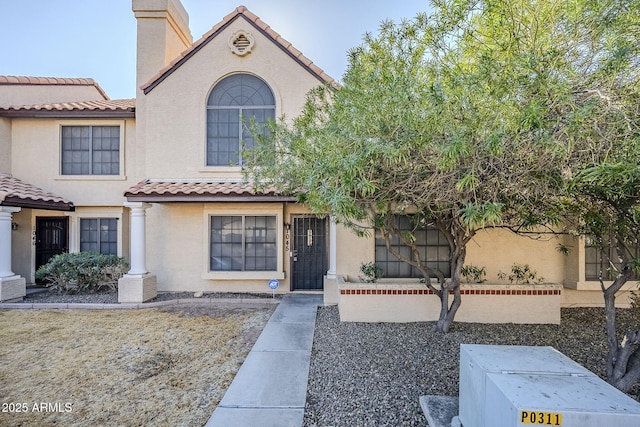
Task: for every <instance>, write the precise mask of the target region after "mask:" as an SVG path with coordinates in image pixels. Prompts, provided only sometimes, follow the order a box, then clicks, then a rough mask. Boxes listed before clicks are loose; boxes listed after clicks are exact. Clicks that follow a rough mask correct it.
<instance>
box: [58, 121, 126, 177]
mask: <svg viewBox="0 0 640 427" xmlns="http://www.w3.org/2000/svg"><path fill="white" fill-rule="evenodd" d="M119 173H120V126H62V175H118V174H119Z"/></svg>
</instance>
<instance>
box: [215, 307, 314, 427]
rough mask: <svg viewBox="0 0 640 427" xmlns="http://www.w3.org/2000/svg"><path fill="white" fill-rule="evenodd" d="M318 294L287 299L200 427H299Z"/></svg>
mask: <svg viewBox="0 0 640 427" xmlns="http://www.w3.org/2000/svg"><path fill="white" fill-rule="evenodd" d="M322 298H323V297H322V295H321V294H287V295H285V297H284V298H283V299H282V302H280V304H279V305H278V308H277V309H276V310H275V311H274V313H273V315H272V316H271V319H269V322H268V323H267V325H266V326H265V327H264V329H263V331H262V334H260V337H259V338H258V340H257V341H256V343H255V345H254V346H253V348H252V349H251V352H250V353H249V355H248V356H247V358H246V359H245V361H244V364H243V365H242V366H241V367H240V370H239V371H238V373H237V375H236V377H235V379H234V380H233V382H232V383H231V385H230V386H229V389H228V390H227V392H226V394H225V395H224V397H223V398H222V401H220V404H219V405H218V407H217V408H216V410H215V411H214V412H213V415H212V416H211V418H210V419H209V422H207V424H206V427H218V426H221V427H227V426H240V427H242V426H247V427H251V426H260V427H269V426H274V427H289V426H292V427H294V426H295V427H298V426H301V425H302V421H303V417H304V406H305V402H306V398H307V380H308V378H309V364H310V362H311V347H312V345H313V333H314V329H315V324H316V311H317V308H318V306H319V305H321V304H322Z"/></svg>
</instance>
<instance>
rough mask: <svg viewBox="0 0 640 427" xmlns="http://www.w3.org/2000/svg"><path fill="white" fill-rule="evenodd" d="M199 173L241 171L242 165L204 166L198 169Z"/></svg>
mask: <svg viewBox="0 0 640 427" xmlns="http://www.w3.org/2000/svg"><path fill="white" fill-rule="evenodd" d="M198 172H201V173H217V172H234V173H235V172H238V173H240V172H242V167H240V166H205V167H203V168H202V169H200V170H198Z"/></svg>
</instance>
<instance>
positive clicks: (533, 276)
mask: <svg viewBox="0 0 640 427" xmlns="http://www.w3.org/2000/svg"><path fill="white" fill-rule="evenodd" d="M498 279H500V280H505V279H509V283H511V284H516V285H522V284H525V285H532V284H535V283H542V282H543V281H544V277H542V276H538V273H537V272H536V271H535V270H532V269H531V267H529V264H524V265H522V264H513V265H512V266H511V274H510V275H508V276H507V274H506V273H503V272H502V271H500V272H499V273H498Z"/></svg>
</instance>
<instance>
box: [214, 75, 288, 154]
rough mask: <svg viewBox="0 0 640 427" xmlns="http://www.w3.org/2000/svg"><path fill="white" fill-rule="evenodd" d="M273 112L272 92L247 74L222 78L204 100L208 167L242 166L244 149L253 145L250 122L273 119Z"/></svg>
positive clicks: (256, 78)
mask: <svg viewBox="0 0 640 427" xmlns="http://www.w3.org/2000/svg"><path fill="white" fill-rule="evenodd" d="M275 111H276V106H275V98H274V96H273V92H272V91H271V89H270V88H269V86H267V84H266V83H265V82H264V81H263V80H261V79H259V78H258V77H255V76H251V75H249V74H233V75H231V76H228V77H225V78H224V79H222V80H221V81H220V82H219V83H218V84H217V85H216V86H215V87H214V88H213V90H212V91H211V94H210V95H209V99H208V100H207V166H241V165H242V164H243V161H242V152H243V150H250V149H251V148H252V147H254V146H255V141H254V139H253V137H252V135H251V132H250V129H249V127H250V123H251V122H252V120H253V121H254V123H255V124H256V125H258V126H259V125H262V124H264V123H266V122H267V121H268V120H274V119H275Z"/></svg>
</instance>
